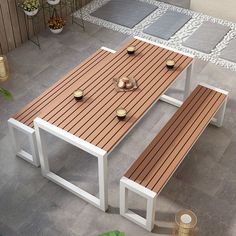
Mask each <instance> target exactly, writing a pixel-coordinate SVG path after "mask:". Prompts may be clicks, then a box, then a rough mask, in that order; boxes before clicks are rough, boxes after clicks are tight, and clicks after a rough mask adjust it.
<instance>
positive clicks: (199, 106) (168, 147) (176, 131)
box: [137, 90, 215, 184]
mask: <svg viewBox="0 0 236 236" xmlns="http://www.w3.org/2000/svg"><path fill="white" fill-rule="evenodd" d="M214 95H215V93H211V91H208V90H207V91H206V93H204V94H203V95H202V97H201V98H200V99H199V100H198V101H197V102H196V104H194V105H193V109H191V110H190V111H189V112H184V119H183V120H181V122H180V123H177V124H174V125H173V126H172V129H170V131H169V133H170V135H169V133H168V134H166V135H165V136H164V139H163V140H161V142H158V143H157V146H156V147H160V149H159V150H158V151H157V150H154V156H155V158H153V159H152V161H151V162H150V163H148V166H147V170H149V173H148V172H147V171H146V169H145V171H143V172H142V174H141V175H139V176H138V179H137V182H139V183H141V184H148V183H149V181H150V180H151V178H152V174H153V173H154V172H155V171H156V170H155V168H153V165H152V164H154V166H155V165H156V163H157V162H158V161H160V160H159V158H157V157H158V156H159V157H160V158H161V159H162V161H163V162H164V161H165V155H164V154H166V152H171V151H172V150H173V149H174V148H175V145H173V142H178V141H179V139H181V138H183V136H184V134H185V131H186V129H188V128H189V127H191V125H193V124H194V123H195V122H196V118H197V117H198V116H199V114H201V112H203V111H204V108H205V106H207V105H208V103H209V102H211V100H212V99H213V97H214ZM194 102H195V101H194ZM165 137H167V138H165ZM159 145H160V146H159ZM152 154H153V153H151V154H150V155H151V156H152ZM151 165H152V166H151ZM149 177H150V178H149Z"/></svg>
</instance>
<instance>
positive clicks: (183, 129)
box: [121, 85, 228, 230]
mask: <svg viewBox="0 0 236 236" xmlns="http://www.w3.org/2000/svg"><path fill="white" fill-rule="evenodd" d="M227 94H228V93H227V92H225V91H222V90H219V89H215V88H214V89H213V88H211V87H209V86H207V87H206V86H202V85H199V86H197V87H196V89H195V90H194V91H193V92H192V93H191V95H190V96H189V97H188V98H187V100H186V101H185V102H184V103H183V105H182V106H181V107H180V108H179V109H178V110H177V112H176V113H175V114H174V115H173V117H172V118H171V119H170V120H169V121H168V123H167V124H166V125H165V126H164V127H163V129H162V130H161V131H160V133H159V134H158V135H157V136H156V137H155V138H154V139H153V141H152V142H151V143H150V145H148V147H147V148H146V149H145V150H144V152H143V153H142V154H141V156H140V157H139V158H138V159H137V160H136V161H135V162H134V163H133V164H132V166H131V167H130V168H129V170H128V171H127V172H126V173H125V175H124V177H123V178H122V179H121V214H122V215H124V216H125V217H127V218H129V219H131V220H133V221H135V222H136V223H139V224H140V225H141V226H143V227H145V228H146V229H148V230H152V228H153V221H154V219H153V217H154V205H155V204H154V203H152V202H154V199H156V196H157V195H158V194H159V193H160V191H161V190H162V188H163V187H164V186H165V184H166V183H167V182H168V180H169V179H170V177H171V176H172V175H173V173H174V172H175V170H176V169H177V167H178V166H179V165H180V163H181V162H182V161H183V160H184V158H185V156H186V155H187V154H188V152H189V151H190V149H191V148H192V146H193V145H194V143H195V142H196V141H197V140H198V138H199V137H200V135H201V134H202V132H203V131H204V130H205V128H206V127H207V125H208V124H209V123H210V122H211V121H212V118H213V117H214V116H216V119H214V120H213V121H212V122H213V123H214V124H215V125H217V126H221V125H222V122H223V116H224V111H225V105H226V100H227V99H226V98H227ZM126 188H128V189H130V190H133V191H135V192H137V193H139V194H140V193H141V195H144V196H145V195H147V197H146V198H147V199H148V202H149V201H150V204H148V208H147V219H146V221H145V219H141V218H140V216H139V217H138V218H137V215H135V214H134V213H132V212H130V211H128V209H127V206H126V195H125V194H126V193H125V192H126ZM148 217H149V218H148Z"/></svg>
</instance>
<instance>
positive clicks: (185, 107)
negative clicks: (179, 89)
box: [125, 86, 205, 180]
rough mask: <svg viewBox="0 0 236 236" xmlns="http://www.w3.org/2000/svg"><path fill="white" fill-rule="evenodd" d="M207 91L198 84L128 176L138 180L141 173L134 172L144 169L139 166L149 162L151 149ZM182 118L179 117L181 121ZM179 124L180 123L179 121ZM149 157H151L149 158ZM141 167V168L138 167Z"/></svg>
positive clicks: (127, 173) (135, 163) (134, 164)
mask: <svg viewBox="0 0 236 236" xmlns="http://www.w3.org/2000/svg"><path fill="white" fill-rule="evenodd" d="M204 92H205V90H204V89H202V88H201V87H200V86H198V87H197V88H196V89H195V90H194V91H193V92H192V93H191V96H189V97H188V98H187V100H186V101H185V102H184V104H183V105H182V108H181V109H178V110H177V112H176V113H175V114H174V115H173V117H172V119H170V120H169V121H168V122H167V124H166V125H165V126H164V128H162V129H161V131H160V132H159V135H158V138H155V139H153V141H152V142H151V143H150V144H149V145H148V147H147V148H146V149H145V151H144V152H143V153H142V155H141V156H140V157H139V158H138V159H137V160H136V161H135V162H134V163H133V165H132V167H131V168H129V170H128V171H127V172H126V174H125V176H126V177H127V178H132V179H133V180H136V178H137V176H138V175H139V174H136V175H134V172H135V171H136V172H137V173H139V172H140V170H142V169H143V167H139V166H140V165H141V164H142V165H145V163H143V162H144V161H145V162H146V164H147V163H149V161H150V160H151V155H149V157H147V155H148V154H149V153H150V151H152V150H153V148H154V147H155V146H156V143H157V142H159V141H160V139H161V138H162V137H163V136H164V135H165V134H166V133H167V132H168V131H169V129H170V128H171V126H172V125H173V124H174V122H176V120H177V119H179V117H180V116H181V115H182V114H183V110H185V111H187V113H188V112H189V111H190V109H191V102H192V100H193V99H196V100H198V99H199V98H200V97H201V95H202V94H203V93H204ZM180 120H181V119H179V121H180ZM177 124H178V123H177ZM148 158H149V159H148ZM137 168H139V169H137Z"/></svg>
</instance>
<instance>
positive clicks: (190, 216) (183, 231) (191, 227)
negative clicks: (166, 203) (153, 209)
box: [174, 210, 197, 236]
mask: <svg viewBox="0 0 236 236" xmlns="http://www.w3.org/2000/svg"><path fill="white" fill-rule="evenodd" d="M175 223H176V229H175V233H174V235H175V236H194V231H195V227H196V225H197V216H196V215H195V214H194V213H193V212H192V211H190V210H181V211H179V212H177V214H176V215H175Z"/></svg>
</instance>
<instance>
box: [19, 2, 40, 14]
mask: <svg viewBox="0 0 236 236" xmlns="http://www.w3.org/2000/svg"><path fill="white" fill-rule="evenodd" d="M39 6H40V4H39V0H24V1H23V3H22V4H21V7H22V8H23V9H24V10H25V11H29V12H30V11H34V10H37V9H38V8H39Z"/></svg>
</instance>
